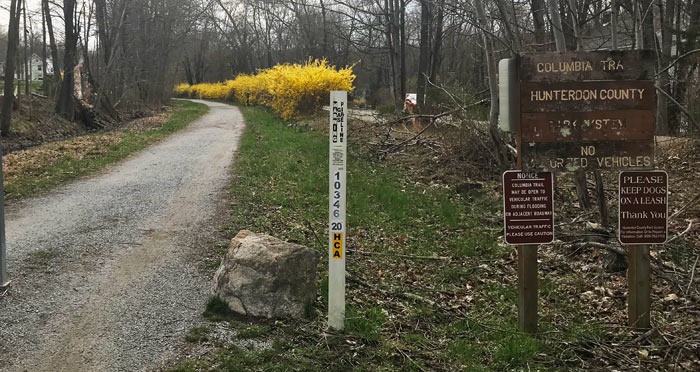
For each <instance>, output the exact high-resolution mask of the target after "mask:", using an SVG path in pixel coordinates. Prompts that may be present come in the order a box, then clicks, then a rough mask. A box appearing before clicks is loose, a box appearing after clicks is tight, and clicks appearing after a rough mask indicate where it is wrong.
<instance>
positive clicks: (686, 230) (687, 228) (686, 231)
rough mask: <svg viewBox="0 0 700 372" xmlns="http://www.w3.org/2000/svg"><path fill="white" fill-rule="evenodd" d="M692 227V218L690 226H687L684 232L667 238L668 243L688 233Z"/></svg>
mask: <svg viewBox="0 0 700 372" xmlns="http://www.w3.org/2000/svg"><path fill="white" fill-rule="evenodd" d="M692 227H693V220H690V222H688V227H686V228H685V230H683V231H682V232H680V233H678V234H676V236H674V237H673V238H671V239H669V240H667V241H666V244H668V243H670V242H672V241H674V240H676V239H678V238H680V237H681V236H683V235H685V234H686V233H688V231H690V229H691V228H692Z"/></svg>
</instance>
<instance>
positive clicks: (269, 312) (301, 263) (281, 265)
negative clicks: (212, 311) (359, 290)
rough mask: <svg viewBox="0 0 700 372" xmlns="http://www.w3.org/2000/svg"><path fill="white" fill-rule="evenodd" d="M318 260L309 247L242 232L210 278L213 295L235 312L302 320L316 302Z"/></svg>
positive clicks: (232, 241)
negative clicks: (212, 285) (212, 277)
mask: <svg viewBox="0 0 700 372" xmlns="http://www.w3.org/2000/svg"><path fill="white" fill-rule="evenodd" d="M318 262H319V254H318V253H317V252H316V251H314V250H312V249H309V248H307V247H304V246H302V245H299V244H294V243H287V242H284V241H282V240H279V239H277V238H275V237H272V236H270V235H266V234H257V233H254V232H250V231H248V230H241V231H240V232H239V233H238V234H237V235H236V237H235V238H233V239H232V240H231V245H230V246H229V248H228V252H227V253H226V257H224V260H223V261H222V262H221V266H220V267H219V269H218V270H217V271H216V275H214V294H215V295H217V296H218V297H219V298H220V299H221V300H223V301H224V302H226V303H227V304H228V306H229V308H231V310H233V311H234V312H236V313H239V314H243V315H249V316H256V317H266V318H300V317H303V316H304V313H305V308H306V307H307V306H310V305H311V304H312V303H313V301H314V299H316V285H317V283H316V269H317V267H318Z"/></svg>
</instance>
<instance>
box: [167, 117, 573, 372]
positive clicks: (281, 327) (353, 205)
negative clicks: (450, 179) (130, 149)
mask: <svg viewBox="0 0 700 372" xmlns="http://www.w3.org/2000/svg"><path fill="white" fill-rule="evenodd" d="M241 110H242V112H243V115H244V117H245V119H246V124H247V129H246V132H245V133H244V135H243V137H242V142H241V148H240V152H239V154H238V158H237V160H236V163H235V165H234V176H233V181H232V186H231V189H230V192H231V195H232V199H233V205H232V217H231V221H230V225H229V226H227V229H228V230H229V232H230V234H231V235H234V234H236V233H237V232H238V231H239V230H241V229H248V230H252V231H256V232H264V233H269V234H272V235H274V236H276V237H279V238H281V239H284V240H287V241H293V242H297V243H300V244H304V245H307V246H309V247H314V248H316V249H318V250H319V251H320V252H322V254H324V255H325V254H327V247H326V244H327V243H326V242H327V238H326V231H327V223H328V219H327V214H328V209H327V206H328V199H327V197H328V196H327V193H328V168H327V162H328V138H327V135H324V134H323V133H322V132H323V131H321V130H318V128H313V127H311V126H308V125H304V124H301V125H294V126H292V125H289V124H287V123H286V122H284V121H282V120H280V119H278V118H276V117H275V116H274V115H273V114H271V113H270V112H267V111H265V110H263V109H260V108H241ZM352 130H353V128H352V127H351V128H350V137H349V138H350V143H349V149H348V155H349V160H348V167H349V168H348V189H347V190H348V208H347V218H348V229H349V230H348V249H350V250H353V251H354V252H348V255H347V262H346V264H347V271H348V273H349V275H350V276H351V278H352V279H351V280H349V281H348V287H347V291H348V292H347V294H346V298H347V299H348V302H347V308H346V329H345V332H344V333H342V334H335V335H333V334H328V333H326V332H324V329H325V314H326V307H327V291H328V281H327V273H325V272H324V273H322V274H321V275H320V278H319V282H320V290H319V292H320V293H319V297H320V298H321V300H320V301H318V302H317V303H316V305H315V308H314V309H313V311H312V314H313V315H312V316H311V318H310V319H307V320H303V321H284V322H264V321H263V322H264V323H265V324H267V325H266V326H264V327H259V326H257V325H256V323H252V324H251V326H253V327H255V333H254V334H255V336H256V337H257V338H265V339H266V340H267V341H268V343H269V345H271V346H270V347H269V348H254V347H253V348H251V347H249V346H246V344H245V343H244V342H243V341H244V340H245V339H246V338H249V337H248V336H249V335H248V333H249V332H247V331H246V332H240V328H241V327H242V326H241V323H240V322H231V321H229V323H230V324H231V327H232V328H233V329H239V333H241V335H239V337H238V339H239V340H238V341H235V340H234V341H233V343H232V344H226V345H225V346H222V347H219V348H215V351H213V352H212V353H211V354H209V355H208V356H207V357H206V358H201V359H198V360H185V361H183V362H181V363H180V364H179V365H178V366H177V367H175V369H174V370H175V371H182V372H184V371H236V370H246V369H247V370H259V371H319V372H320V371H350V370H352V371H397V370H405V371H513V370H529V369H530V368H535V369H532V370H539V371H553V370H558V369H557V368H551V367H546V365H547V364H548V363H546V361H542V360H538V359H540V358H541V355H542V353H546V352H551V350H549V346H548V344H547V342H546V341H543V340H539V339H535V338H533V337H531V336H529V335H526V334H523V333H521V332H519V331H518V328H517V312H516V311H514V307H515V303H516V301H517V298H516V297H517V296H516V292H515V282H514V280H515V277H514V275H512V277H510V278H507V277H504V276H503V272H501V271H500V270H501V269H500V267H502V266H504V265H505V266H507V265H508V264H507V263H504V262H503V260H504V259H505V258H506V257H508V255H509V253H510V252H509V248H507V247H504V246H503V245H500V244H498V243H497V236H498V235H499V232H500V229H501V228H502V227H501V223H502V222H501V220H500V219H498V218H497V219H495V220H494V219H493V218H490V216H494V215H495V214H496V212H497V211H498V210H499V209H500V203H499V200H498V199H497V198H494V197H492V196H489V195H488V193H487V190H480V189H474V190H470V191H468V192H465V193H462V194H458V193H456V192H455V191H451V190H449V189H447V188H445V187H442V186H440V185H425V184H419V183H416V182H414V181H412V180H411V177H410V172H408V170H407V169H404V168H403V167H402V166H401V165H400V164H396V163H392V162H390V161H377V160H376V159H375V158H372V157H371V153H370V152H369V151H367V150H368V148H367V147H366V145H365V143H366V141H364V140H363V139H362V138H361V137H360V136H359V135H358V136H353V132H352ZM411 256H413V257H420V259H415V260H411V259H410V258H409V259H407V258H406V257H411ZM426 257H427V259H425V258H426ZM431 258H435V259H431ZM322 262H323V261H322ZM360 282H363V283H365V285H358V283H360ZM406 293H410V294H411V295H410V296H409V295H406ZM421 298H424V299H427V301H420V299H421ZM212 319H213V318H212ZM218 321H227V320H226V317H223V318H220V319H218ZM544 326H545V327H546V326H547V325H544ZM577 338H578V337H577ZM543 362H544V363H543Z"/></svg>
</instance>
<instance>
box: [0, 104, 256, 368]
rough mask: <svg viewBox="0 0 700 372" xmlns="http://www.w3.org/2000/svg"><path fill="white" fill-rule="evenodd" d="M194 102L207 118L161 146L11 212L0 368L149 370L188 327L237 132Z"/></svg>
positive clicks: (222, 109)
mask: <svg viewBox="0 0 700 372" xmlns="http://www.w3.org/2000/svg"><path fill="white" fill-rule="evenodd" d="M200 102H203V103H206V104H207V105H209V106H210V111H209V113H207V114H206V115H205V116H203V117H202V118H200V119H199V120H197V121H196V122H194V123H192V124H190V125H189V126H188V127H187V128H185V129H183V130H182V131H180V132H179V133H176V134H174V135H173V136H171V137H169V138H167V139H165V140H164V141H163V142H160V143H159V144H156V145H154V146H152V147H149V148H148V149H146V150H144V151H142V152H140V153H139V154H137V155H135V156H133V157H131V158H129V159H127V160H126V161H123V162H121V163H119V164H118V165H116V166H112V167H109V168H107V169H106V170H105V171H103V172H102V173H100V174H98V175H96V176H93V177H91V178H88V179H83V180H80V181H77V182H73V183H70V184H68V185H65V186H63V187H59V188H58V189H56V190H54V191H52V192H49V193H47V194H46V195H44V196H40V197H36V198H32V199H29V200H25V201H23V202H20V203H17V204H15V205H12V206H11V207H10V208H9V210H8V211H7V222H6V226H7V245H8V264H9V275H10V277H11V279H12V280H13V282H12V285H11V288H10V291H9V292H8V294H7V295H6V296H4V297H2V298H0V371H32V372H34V371H72V372H77V371H138V370H147V369H150V368H155V367H158V366H159V365H160V364H161V363H162V362H163V361H164V360H166V359H168V358H169V357H171V356H172V353H173V351H174V350H175V348H176V346H177V345H178V344H179V343H180V342H182V340H183V336H184V335H185V334H186V333H187V331H188V330H189V329H190V328H191V327H192V326H193V325H195V324H196V322H197V317H198V316H199V314H201V312H202V310H203V309H204V304H205V302H206V300H207V298H208V295H209V290H210V283H211V278H209V277H205V275H203V274H202V272H201V270H200V268H199V267H198V265H200V264H201V262H200V261H199V260H198V255H197V251H198V250H199V249H200V248H202V247H205V246H207V245H210V244H213V243H214V240H215V237H216V233H217V226H218V223H217V218H221V217H222V216H217V213H216V212H217V209H221V208H220V207H221V206H222V202H221V200H224V199H225V198H223V196H224V194H223V193H224V188H225V186H226V184H227V180H228V177H229V169H230V165H231V162H232V161H233V157H234V153H235V151H236V149H237V147H238V142H239V138H240V135H241V133H242V131H243V128H244V122H243V118H242V117H241V115H240V113H239V111H238V109H237V108H235V107H232V106H229V105H225V104H221V103H211V102H204V101H200Z"/></svg>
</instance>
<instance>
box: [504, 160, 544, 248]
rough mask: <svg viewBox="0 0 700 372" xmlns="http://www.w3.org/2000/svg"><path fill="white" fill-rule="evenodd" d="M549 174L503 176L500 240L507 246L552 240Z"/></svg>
mask: <svg viewBox="0 0 700 372" xmlns="http://www.w3.org/2000/svg"><path fill="white" fill-rule="evenodd" d="M553 195H554V189H553V182H552V173H550V172H521V171H506V172H505V173H503V212H504V213H503V216H504V217H503V218H504V222H505V232H504V239H505V241H506V243H508V244H521V245H525V244H545V243H551V242H552V241H553V240H554V201H553Z"/></svg>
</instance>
